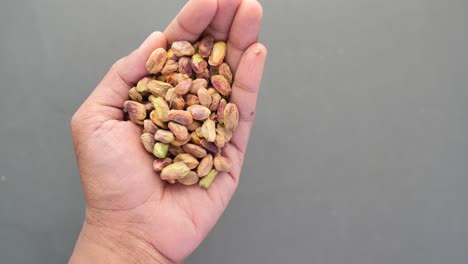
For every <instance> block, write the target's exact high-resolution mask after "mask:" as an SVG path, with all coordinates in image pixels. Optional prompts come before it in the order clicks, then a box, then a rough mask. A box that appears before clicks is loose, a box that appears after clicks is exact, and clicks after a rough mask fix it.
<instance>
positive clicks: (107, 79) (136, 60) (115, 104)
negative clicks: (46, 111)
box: [72, 32, 167, 127]
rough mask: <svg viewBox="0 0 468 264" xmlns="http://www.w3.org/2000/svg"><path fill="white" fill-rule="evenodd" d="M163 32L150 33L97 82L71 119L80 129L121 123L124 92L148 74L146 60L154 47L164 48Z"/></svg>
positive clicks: (165, 41)
mask: <svg viewBox="0 0 468 264" xmlns="http://www.w3.org/2000/svg"><path fill="white" fill-rule="evenodd" d="M166 45H167V40H166V37H165V36H164V34H163V33H161V32H153V33H152V34H151V35H150V36H149V37H148V38H147V39H146V40H145V41H144V42H143V44H142V45H141V46H140V47H139V48H137V49H136V50H135V51H133V52H132V53H130V54H129V55H128V56H126V57H123V58H121V59H120V60H118V61H117V62H116V63H114V65H112V67H111V69H110V70H109V72H108V73H107V74H106V75H105V76H104V78H103V80H102V81H101V83H100V84H99V85H98V86H97V87H96V89H95V90H94V91H93V92H92V93H91V95H90V96H89V97H88V98H87V99H86V101H85V102H84V103H83V105H82V106H81V107H80V108H79V109H78V111H77V112H76V114H75V115H74V117H73V120H72V126H73V124H74V123H79V125H80V126H85V127H87V126H88V127H89V126H94V125H97V126H99V125H100V124H102V123H103V122H105V121H108V120H123V112H122V106H123V103H124V102H125V100H127V98H128V91H129V89H130V88H132V87H133V86H135V85H136V83H137V82H138V81H139V80H140V79H141V78H143V77H144V76H146V75H148V72H147V70H146V61H147V59H148V57H149V56H150V54H151V52H153V51H154V50H155V49H157V48H161V47H162V48H166Z"/></svg>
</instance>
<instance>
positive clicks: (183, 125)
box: [123, 35, 239, 188]
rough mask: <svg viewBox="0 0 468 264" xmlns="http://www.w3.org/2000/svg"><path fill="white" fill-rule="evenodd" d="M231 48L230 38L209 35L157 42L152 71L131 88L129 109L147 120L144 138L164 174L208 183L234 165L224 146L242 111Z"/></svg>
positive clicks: (130, 113)
mask: <svg viewBox="0 0 468 264" xmlns="http://www.w3.org/2000/svg"><path fill="white" fill-rule="evenodd" d="M226 50H227V46H226V42H224V41H217V42H215V40H214V38H213V37H212V36H208V35H207V36H204V37H202V38H201V39H200V40H199V41H197V42H195V43H190V42H188V41H176V42H174V43H172V45H171V48H170V49H169V50H167V51H166V50H165V49H163V48H158V49H156V50H154V51H153V52H152V54H151V56H150V57H149V59H148V61H147V63H146V69H147V70H148V73H149V75H148V76H147V77H144V78H143V79H141V80H140V81H139V82H138V84H137V86H136V87H133V88H132V89H130V91H129V97H130V100H128V101H125V103H124V105H123V109H124V112H125V114H126V116H127V118H128V119H129V120H131V121H132V122H134V123H135V124H138V125H141V126H143V134H142V135H141V141H142V143H143V146H144V148H145V149H146V151H148V152H150V153H152V155H154V157H155V160H154V162H153V169H154V170H155V171H156V172H158V173H159V175H160V177H161V179H162V180H165V181H167V182H169V183H172V184H174V183H176V182H179V183H181V184H184V185H194V184H197V183H198V184H199V185H200V186H201V187H203V188H208V187H209V186H210V185H211V183H212V182H213V180H214V179H215V177H216V175H217V174H218V172H220V171H224V172H229V171H230V169H231V161H230V160H229V159H227V158H225V157H223V156H221V150H222V148H223V146H224V145H226V144H227V143H228V142H229V141H230V140H231V138H232V135H233V132H234V130H235V128H236V126H237V124H238V122H239V111H238V109H237V106H236V105H235V104H233V103H229V96H230V95H231V85H232V82H233V75H232V72H231V69H230V67H229V65H228V64H227V63H225V62H224V58H225V56H226Z"/></svg>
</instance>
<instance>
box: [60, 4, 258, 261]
mask: <svg viewBox="0 0 468 264" xmlns="http://www.w3.org/2000/svg"><path fill="white" fill-rule="evenodd" d="M261 17H262V8H261V6H260V4H259V3H258V2H257V1H256V0H237V1H232V0H191V1H189V2H188V3H187V4H186V6H185V7H184V8H183V9H182V10H181V12H180V13H179V15H178V16H177V17H176V18H175V19H174V20H173V22H172V23H171V24H170V25H169V26H168V28H167V29H166V30H165V32H164V33H161V32H155V33H153V34H151V35H150V36H149V38H148V39H147V40H146V41H145V42H144V43H143V44H142V45H141V46H140V47H139V48H138V49H136V50H135V51H134V52H133V53H131V54H130V55H128V56H126V57H124V58H122V59H121V60H119V61H118V62H117V63H115V64H114V65H113V67H112V68H111V69H110V71H109V72H108V74H107V75H106V76H105V77H104V79H103V80H102V82H101V83H100V84H99V85H98V86H97V88H96V89H95V91H94V92H93V93H92V94H91V95H90V96H89V98H88V99H87V100H86V101H85V102H84V103H83V105H82V106H81V107H80V109H79V110H78V111H77V112H76V114H75V115H74V116H73V119H72V124H71V125H72V133H73V142H74V146H75V153H76V158H77V162H78V167H79V170H80V175H81V181H82V185H83V190H84V194H85V198H86V218H85V221H84V225H83V229H82V231H81V234H80V236H79V238H78V241H77V243H76V246H75V250H74V252H73V255H72V256H71V258H70V261H69V263H182V262H183V261H184V260H185V259H186V258H187V256H188V255H189V254H191V253H192V252H193V251H194V250H195V249H196V248H197V247H198V245H199V244H200V243H201V241H202V240H203V239H204V238H205V236H206V235H207V234H208V232H209V231H210V230H211V229H212V228H213V226H214V225H215V223H216V222H217V221H218V219H219V217H220V216H221V214H222V213H223V211H224V209H225V208H226V206H227V204H228V202H229V200H230V199H231V196H232V194H233V193H234V191H235V189H236V187H237V184H238V180H239V175H240V172H241V167H242V163H243V159H244V153H245V151H246V148H247V143H248V138H249V134H250V129H251V127H252V122H253V117H254V113H255V105H256V98H257V92H258V88H259V86H260V81H261V76H262V72H263V65H264V62H265V58H266V49H265V47H264V46H263V45H261V44H258V43H257V38H258V31H259V28H260V21H261ZM193 21H197V23H193ZM215 29H216V30H215ZM204 31H206V32H207V33H210V34H212V35H214V37H215V39H229V42H228V50H230V52H228V55H227V58H226V60H227V63H228V64H229V65H231V69H232V71H233V73H235V76H236V78H235V80H234V84H233V88H232V89H233V92H232V96H231V100H232V102H234V103H235V104H237V105H238V107H239V113H240V121H239V125H238V127H237V129H236V132H235V134H234V136H233V138H232V141H231V143H229V144H227V145H226V146H225V147H224V149H223V155H225V156H226V157H227V158H229V159H230V160H231V161H232V170H231V172H230V173H219V174H218V176H217V177H216V179H215V181H214V182H213V184H212V186H211V187H210V189H208V190H204V189H202V188H200V187H199V186H198V185H194V186H183V185H181V184H175V185H170V184H167V183H163V182H162V181H161V180H160V179H159V175H158V174H157V173H156V172H154V171H153V168H152V163H153V159H154V157H152V156H151V154H149V153H147V151H146V150H145V149H144V148H143V146H142V144H141V141H140V135H141V132H142V129H141V127H139V126H137V125H135V124H133V123H131V122H129V121H123V118H124V115H123V112H122V105H123V103H124V101H125V100H127V96H128V91H129V89H131V88H132V87H133V86H135V84H136V83H137V82H138V81H139V80H140V79H141V78H143V77H144V76H145V75H146V60H147V59H148V57H149V55H150V54H151V52H152V51H153V50H155V49H156V48H159V47H162V48H167V45H168V43H172V42H173V41H176V40H188V41H192V42H193V41H195V40H196V39H197V38H198V37H199V36H200V35H201V34H202V33H203V32H204ZM224 32H230V33H229V34H226V33H224ZM136 168H137V169H136Z"/></svg>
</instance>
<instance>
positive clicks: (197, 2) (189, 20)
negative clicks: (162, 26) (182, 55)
mask: <svg viewBox="0 0 468 264" xmlns="http://www.w3.org/2000/svg"><path fill="white" fill-rule="evenodd" d="M217 9H218V1H217V0H190V1H189V2H188V3H187V4H186V5H185V6H184V7H183V8H182V10H180V12H179V14H178V15H177V16H176V17H175V18H174V20H172V22H171V23H170V24H169V26H167V28H166V30H165V31H164V34H165V35H166V38H167V40H168V42H169V43H172V42H174V41H177V40H187V41H190V42H193V41H195V40H197V39H198V38H199V37H200V35H201V33H203V31H204V30H205V29H206V28H207V27H208V25H209V24H210V23H211V20H212V19H213V17H214V16H215V14H216V11H217Z"/></svg>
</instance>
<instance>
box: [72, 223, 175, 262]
mask: <svg viewBox="0 0 468 264" xmlns="http://www.w3.org/2000/svg"><path fill="white" fill-rule="evenodd" d="M80 263H96V264H99V263H115V264H120V263H122V264H123V263H150V264H151V263H157V264H169V263H174V262H172V261H171V260H169V259H168V258H166V257H165V256H163V255H162V254H161V253H159V252H158V251H157V250H156V249H155V248H154V247H152V246H151V245H150V244H149V243H147V242H145V241H143V240H142V239H139V238H137V237H136V236H134V235H131V234H129V233H126V232H121V231H118V230H115V229H111V228H107V227H103V226H96V225H92V224H89V223H88V222H87V221H85V223H84V225H83V228H82V230H81V233H80V235H79V238H78V241H77V242H76V245H75V249H74V250H73V254H72V256H71V258H70V261H69V264H80Z"/></svg>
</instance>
